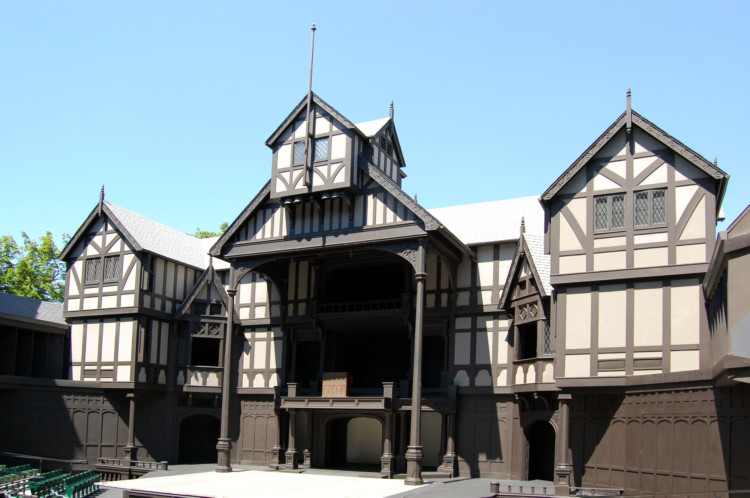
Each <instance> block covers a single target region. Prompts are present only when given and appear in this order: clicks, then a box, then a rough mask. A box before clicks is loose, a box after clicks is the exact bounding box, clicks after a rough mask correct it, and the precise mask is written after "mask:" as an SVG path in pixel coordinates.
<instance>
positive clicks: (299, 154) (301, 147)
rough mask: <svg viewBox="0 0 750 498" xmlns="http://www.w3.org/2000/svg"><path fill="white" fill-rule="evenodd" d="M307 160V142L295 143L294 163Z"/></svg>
mask: <svg viewBox="0 0 750 498" xmlns="http://www.w3.org/2000/svg"><path fill="white" fill-rule="evenodd" d="M304 162H305V142H295V143H294V164H302V163H304Z"/></svg>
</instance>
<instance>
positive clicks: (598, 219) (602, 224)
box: [594, 197, 609, 230]
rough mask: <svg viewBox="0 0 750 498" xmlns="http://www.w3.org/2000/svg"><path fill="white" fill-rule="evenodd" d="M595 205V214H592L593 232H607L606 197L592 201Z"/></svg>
mask: <svg viewBox="0 0 750 498" xmlns="http://www.w3.org/2000/svg"><path fill="white" fill-rule="evenodd" d="M594 203H595V208H594V209H595V214H594V229H595V230H607V229H608V228H609V221H608V219H609V209H607V205H608V204H609V202H608V198H607V197H597V198H596V199H595V200H594Z"/></svg>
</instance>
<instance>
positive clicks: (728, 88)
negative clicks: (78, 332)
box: [0, 0, 750, 245]
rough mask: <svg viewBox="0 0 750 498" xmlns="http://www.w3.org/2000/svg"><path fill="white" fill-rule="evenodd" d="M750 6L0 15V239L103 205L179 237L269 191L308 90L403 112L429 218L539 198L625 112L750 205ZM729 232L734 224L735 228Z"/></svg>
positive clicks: (407, 186)
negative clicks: (446, 209) (719, 173)
mask: <svg viewBox="0 0 750 498" xmlns="http://www.w3.org/2000/svg"><path fill="white" fill-rule="evenodd" d="M749 14H750V2H740V1H737V2H711V3H709V2H692V1H680V2H650V1H649V2H642V1H630V2H593V1H592V2H580V1H572V2H546V1H537V2H501V1H496V2H489V1H487V2H475V1H463V2H455V1H451V2H443V1H437V0H435V1H430V2H419V1H414V2H404V1H401V2H389V1H382V2H375V3H373V2H349V1H347V2H294V1H288V2H284V3H283V4H282V3H276V2H263V3H252V2H244V1H243V2H240V1H215V2H193V1H179V2H178V1H148V2H146V1H128V2H124V1H120V2H117V1H111V2H110V1H108V2H101V1H90V2H87V1H77V2H52V1H38V2H10V1H6V2H0V33H2V35H0V36H1V37H2V38H1V39H2V43H0V68H1V69H0V116H1V118H0V168H1V171H2V178H3V188H2V196H0V233H3V234H11V235H13V236H14V237H16V238H18V237H19V235H20V232H21V231H22V230H23V231H26V232H27V233H28V234H29V235H31V236H32V237H34V238H36V237H39V236H40V235H42V234H44V232H45V231H47V230H50V231H51V232H52V233H53V235H54V236H55V240H56V241H58V245H61V244H60V239H61V235H62V233H63V232H68V233H71V234H72V233H73V232H75V230H76V229H77V228H78V226H79V225H80V224H81V223H82V222H83V220H84V219H85V218H86V216H87V215H88V213H89V212H90V211H91V209H92V208H93V207H94V206H95V205H96V203H97V200H98V195H99V190H100V188H101V186H102V184H104V185H105V188H106V198H107V200H108V201H110V202H112V203H114V204H117V205H119V206H122V207H124V208H126V209H129V210H131V211H134V212H136V213H139V214H141V215H143V216H146V217H149V218H151V219H154V220H156V221H159V222H161V223H164V224H166V225H169V226H172V227H174V228H177V229H179V230H182V231H185V232H190V233H192V232H194V231H195V229H196V228H197V227H201V228H203V229H211V230H213V229H216V228H218V226H219V224H221V223H222V222H223V221H229V222H231V221H232V220H233V219H234V218H235V217H236V216H237V215H239V213H240V212H241V211H242V209H243V208H244V207H245V206H246V205H247V203H248V202H249V201H250V200H251V199H252V198H253V196H254V195H255V194H256V192H257V191H258V190H259V189H260V188H261V187H262V186H263V185H264V184H265V182H266V181H267V179H268V177H269V175H270V169H271V152H270V150H269V149H268V148H267V147H266V146H265V144H264V143H265V140H266V139H267V138H268V137H269V136H270V135H271V133H272V132H273V131H274V130H275V128H276V126H277V125H278V124H279V123H280V122H281V121H283V119H284V118H285V117H286V115H287V114H288V113H289V111H290V110H291V109H292V108H293V107H294V106H295V105H296V104H297V103H298V102H299V100H300V99H301V98H302V97H303V96H304V95H305V93H306V91H307V72H308V63H309V55H310V54H309V49H310V25H311V23H313V22H315V23H317V27H318V30H317V33H316V41H315V44H316V51H315V71H314V80H313V88H314V90H315V92H316V93H318V94H319V95H320V96H321V97H322V98H323V99H325V100H326V101H327V102H328V103H330V104H331V105H333V106H334V107H335V108H336V109H338V110H339V111H340V112H341V113H343V114H344V115H345V116H346V117H348V118H349V119H350V120H351V121H354V122H361V121H369V120H372V119H378V118H381V117H384V116H386V115H387V113H388V106H389V104H390V101H391V100H394V101H395V119H396V126H397V129H398V132H399V137H400V140H401V144H402V147H403V150H404V155H405V158H406V162H407V168H406V170H405V171H406V173H407V174H408V177H407V178H406V179H405V180H404V190H406V192H408V193H409V194H411V195H414V194H418V199H419V202H420V203H421V204H422V205H423V206H425V207H427V208H434V207H442V206H446V205H457V204H465V203H471V202H481V201H489V200H495V199H504V198H509V197H518V196H527V195H536V196H538V195H540V194H541V193H542V192H544V190H545V189H546V188H547V187H548V186H549V185H550V184H551V183H552V182H553V181H554V180H555V179H556V178H557V176H558V175H559V174H560V173H561V172H563V171H564V170H565V169H566V168H567V167H568V166H569V165H570V164H571V163H572V162H573V161H574V160H575V159H576V158H577V157H578V156H579V155H580V154H581V153H582V152H583V151H584V150H585V149H586V148H587V147H588V146H589V145H590V144H591V143H592V142H593V141H594V140H595V139H596V138H597V137H598V136H599V135H600V134H601V133H602V132H603V131H604V130H605V129H606V128H607V127H608V126H609V125H610V124H611V123H612V122H613V121H614V120H615V119H616V118H617V116H619V114H620V113H621V112H622V111H623V110H624V109H625V91H626V89H627V87H628V85H630V86H631V87H632V91H633V108H634V109H635V110H636V111H638V112H639V113H641V114H642V115H644V116H645V117H646V118H648V119H649V120H651V121H652V122H654V123H655V124H657V125H658V126H660V127H661V128H663V129H664V130H665V131H667V132H668V133H670V134H672V135H673V136H674V137H676V138H677V139H679V140H680V141H682V142H683V143H685V144H686V145H688V146H689V147H691V148H692V149H693V150H695V151H696V152H698V153H699V154H702V155H703V156H705V157H706V158H708V159H710V160H713V159H714V157H718V164H719V167H720V168H722V169H724V170H725V171H726V172H728V173H729V174H730V175H731V179H730V182H729V189H728V191H727V195H726V199H725V203H724V208H725V212H726V216H727V219H728V220H729V221H731V220H732V219H734V218H735V217H736V216H737V215H738V214H739V213H740V212H741V211H742V209H744V208H745V206H746V205H747V204H748V202H750V196H748V187H750V172H749V171H748V168H747V164H746V160H747V154H746V149H747V147H746V142H747V138H746V137H747V133H748V128H749V127H748V121H747V116H748V115H750V113H749V112H748V111H749V110H750V99H749V98H748V89H747V83H748V81H750V74H749V73H750V43H749V42H750V35H749V34H748V32H749V31H748V30H747V23H748V20H750V15H749ZM722 227H725V225H722Z"/></svg>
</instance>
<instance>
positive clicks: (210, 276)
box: [174, 266, 240, 323]
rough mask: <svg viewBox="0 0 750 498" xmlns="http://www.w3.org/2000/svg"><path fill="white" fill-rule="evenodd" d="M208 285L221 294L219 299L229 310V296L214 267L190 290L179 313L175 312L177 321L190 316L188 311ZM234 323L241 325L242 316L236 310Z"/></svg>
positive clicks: (202, 275) (179, 308)
mask: <svg viewBox="0 0 750 498" xmlns="http://www.w3.org/2000/svg"><path fill="white" fill-rule="evenodd" d="M207 285H211V286H212V287H213V288H214V289H215V290H216V291H217V293H218V294H219V297H221V301H222V303H223V304H224V308H225V309H227V310H229V294H227V292H226V290H224V286H223V285H222V283H221V279H220V278H219V276H218V275H217V274H216V270H215V269H214V267H213V266H209V267H208V268H207V269H206V271H204V272H203V273H202V274H201V276H200V278H199V279H198V281H197V282H196V283H195V285H194V286H193V288H192V289H191V290H190V293H189V294H188V295H187V296H185V300H184V301H182V303H181V304H180V306H179V307H178V308H177V311H175V314H174V317H175V319H180V318H182V317H183V316H184V315H186V314H189V313H188V310H189V309H190V306H191V305H192V304H193V301H195V298H196V297H198V294H200V291H201V290H202V289H203V288H204V287H206V286H207ZM234 322H235V323H240V316H239V315H238V314H237V310H236V309H235V310H234Z"/></svg>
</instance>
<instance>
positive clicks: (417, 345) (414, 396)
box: [404, 240, 427, 486]
mask: <svg viewBox="0 0 750 498" xmlns="http://www.w3.org/2000/svg"><path fill="white" fill-rule="evenodd" d="M416 267H417V271H416V272H415V275H414V279H415V280H416V282H417V302H416V309H415V312H414V374H413V376H412V389H411V434H410V438H409V447H408V448H407V450H406V480H405V481H404V484H409V485H412V486H416V485H420V484H424V481H423V480H422V438H421V434H420V432H421V430H422V413H421V412H422V321H423V315H424V286H425V279H426V277H427V274H426V273H425V247H424V241H421V240H420V242H419V250H418V251H417V265H416Z"/></svg>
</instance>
